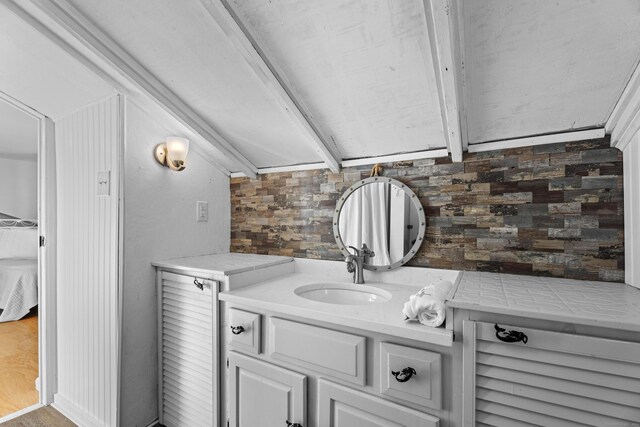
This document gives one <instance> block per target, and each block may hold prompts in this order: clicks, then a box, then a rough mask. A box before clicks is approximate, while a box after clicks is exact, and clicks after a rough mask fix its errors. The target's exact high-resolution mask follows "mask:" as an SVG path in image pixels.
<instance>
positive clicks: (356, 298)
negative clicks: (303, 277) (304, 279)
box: [294, 283, 391, 305]
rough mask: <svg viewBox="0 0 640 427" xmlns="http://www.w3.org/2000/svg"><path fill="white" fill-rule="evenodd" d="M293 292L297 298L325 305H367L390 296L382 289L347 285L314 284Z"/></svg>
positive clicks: (386, 299) (382, 300)
mask: <svg viewBox="0 0 640 427" xmlns="http://www.w3.org/2000/svg"><path fill="white" fill-rule="evenodd" d="M294 292H295V294H296V295H298V296H299V297H302V298H306V299H308V300H311V301H318V302H324V303H327V304H343V305H368V304H378V303H381V302H386V301H389V300H390V299H391V294H390V293H389V292H387V291H384V290H382V289H378V288H374V287H372V286H366V285H350V284H347V283H314V284H312V285H305V286H300V287H299V288H296V289H295V291H294Z"/></svg>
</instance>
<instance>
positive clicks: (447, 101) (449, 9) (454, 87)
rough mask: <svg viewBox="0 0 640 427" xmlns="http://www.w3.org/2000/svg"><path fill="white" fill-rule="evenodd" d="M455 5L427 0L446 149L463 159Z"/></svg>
mask: <svg viewBox="0 0 640 427" xmlns="http://www.w3.org/2000/svg"><path fill="white" fill-rule="evenodd" d="M456 6H457V4H456V1H455V0H424V10H425V14H426V18H427V27H428V29H429V39H430V40H429V44H430V45H431V53H432V57H433V66H434V70H435V74H436V82H437V85H438V95H439V98H440V99H439V101H440V111H441V113H442V124H443V129H444V134H445V139H446V142H447V148H448V150H449V152H450V153H451V158H452V160H453V161H454V162H461V161H462V151H463V142H462V134H461V130H460V129H461V127H460V115H459V110H460V108H459V107H460V106H461V103H460V102H459V100H460V96H459V93H460V91H459V90H458V88H459V86H458V80H459V79H460V78H461V76H462V73H461V72H460V70H459V66H460V61H459V58H460V56H459V52H460V35H459V33H458V13H457V7H456Z"/></svg>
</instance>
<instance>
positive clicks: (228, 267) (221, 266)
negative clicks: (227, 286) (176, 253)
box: [151, 253, 293, 276]
mask: <svg viewBox="0 0 640 427" xmlns="http://www.w3.org/2000/svg"><path fill="white" fill-rule="evenodd" d="M292 261H293V258H291V257H286V256H274V255H254V254H240V253H223V254H213V255H202V256H195V257H186V258H173V259H167V260H163V261H154V262H152V263H151V264H152V265H154V266H156V267H160V268H170V269H172V270H180V271H189V272H195V273H198V272H199V273H205V274H218V275H221V276H229V275H232V274H238V273H244V272H246V271H251V270H257V269H260V268H264V267H271V266H274V265H279V264H285V263H288V262H292Z"/></svg>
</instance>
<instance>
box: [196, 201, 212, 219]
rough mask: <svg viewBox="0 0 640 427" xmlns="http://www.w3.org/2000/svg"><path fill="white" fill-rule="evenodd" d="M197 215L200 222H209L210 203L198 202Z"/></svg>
mask: <svg viewBox="0 0 640 427" xmlns="http://www.w3.org/2000/svg"><path fill="white" fill-rule="evenodd" d="M196 210H197V212H196V214H197V220H198V222H207V221H209V203H208V202H201V201H198V202H196Z"/></svg>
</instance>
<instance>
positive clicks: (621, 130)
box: [604, 65, 640, 151]
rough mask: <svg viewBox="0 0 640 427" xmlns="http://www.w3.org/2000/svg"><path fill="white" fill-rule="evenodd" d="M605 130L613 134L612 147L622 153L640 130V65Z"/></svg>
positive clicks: (637, 66)
mask: <svg viewBox="0 0 640 427" xmlns="http://www.w3.org/2000/svg"><path fill="white" fill-rule="evenodd" d="M604 128H605V130H606V132H607V133H610V134H611V146H612V147H616V148H617V149H619V150H621V151H622V150H624V147H626V146H627V144H629V142H630V141H631V138H633V136H634V135H635V134H636V133H637V132H638V130H640V65H636V68H635V70H634V72H633V74H632V75H631V78H630V79H629V82H628V83H627V86H626V87H625V88H624V91H623V92H622V95H621V96H620V99H619V100H618V102H617V103H616V106H615V107H614V108H613V111H612V112H611V115H610V116H609V119H608V120H607V123H606V124H605V127H604Z"/></svg>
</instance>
